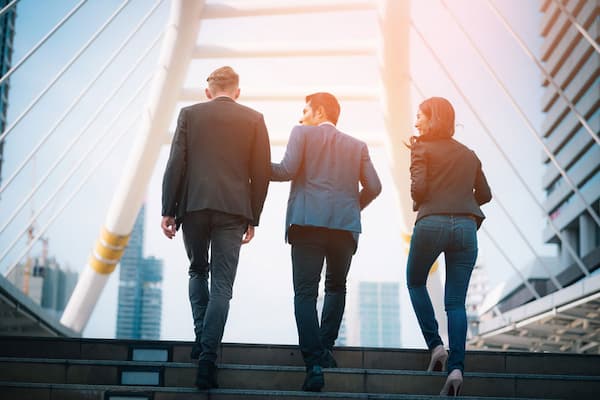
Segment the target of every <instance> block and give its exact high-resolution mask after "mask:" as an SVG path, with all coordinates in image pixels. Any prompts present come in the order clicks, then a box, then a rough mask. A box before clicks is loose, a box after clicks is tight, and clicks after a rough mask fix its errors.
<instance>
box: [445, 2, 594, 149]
mask: <svg viewBox="0 0 600 400" xmlns="http://www.w3.org/2000/svg"><path fill="white" fill-rule="evenodd" d="M444 3H445V2H444ZM487 4H488V6H489V7H490V8H491V9H492V11H493V13H494V14H496V16H497V17H498V18H499V19H500V21H501V22H502V24H503V25H504V27H505V28H506V30H507V31H508V32H509V33H510V34H511V35H512V37H513V38H514V39H515V40H516V41H517V43H519V46H520V47H521V49H522V50H523V51H524V52H525V54H526V55H527V56H528V57H529V59H530V60H531V61H533V62H534V63H535V64H536V65H537V66H538V68H539V69H540V70H541V71H542V72H543V73H544V76H545V78H546V79H547V80H548V81H549V82H550V83H551V84H552V86H553V87H554V89H556V91H557V92H558V94H559V95H560V97H561V98H562V99H563V100H564V101H565V103H567V105H568V106H569V108H570V109H571V111H572V112H573V114H575V116H576V117H577V119H578V120H579V122H580V123H581V125H583V127H584V128H585V130H586V131H587V132H588V133H589V134H590V136H591V137H592V139H594V140H595V141H596V143H597V144H599V145H600V138H599V137H598V135H597V134H596V133H594V130H593V129H592V128H591V127H590V125H589V124H588V123H587V121H586V120H585V118H584V117H583V116H582V115H581V114H580V113H579V111H577V110H576V109H575V105H574V104H573V102H572V101H571V100H570V99H569V98H568V97H567V95H566V94H565V93H564V92H563V90H562V89H561V88H560V86H559V85H558V84H557V83H556V81H555V80H554V78H553V77H552V75H550V73H549V72H548V70H546V68H544V66H543V65H542V63H541V62H540V61H539V59H538V58H537V57H536V56H535V55H534V54H533V52H532V51H531V50H530V49H529V47H528V46H527V45H526V44H525V42H524V41H523V39H521V36H519V34H518V33H517V32H516V31H515V30H514V29H513V27H512V26H511V25H510V24H509V23H508V20H507V19H506V18H505V17H504V15H503V14H502V13H501V12H500V10H498V8H497V7H496V6H495V5H494V4H493V3H492V2H491V1H490V0H487ZM444 5H445V6H446V4H444ZM446 8H448V6H446ZM448 11H449V12H450V13H452V11H450V10H448ZM457 23H458V22H457Z"/></svg>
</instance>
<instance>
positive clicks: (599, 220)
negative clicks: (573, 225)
mask: <svg viewBox="0 0 600 400" xmlns="http://www.w3.org/2000/svg"><path fill="white" fill-rule="evenodd" d="M440 1H441V2H442V4H443V5H444V7H445V8H446V10H448V12H449V14H450V15H451V17H452V19H453V20H454V22H455V23H456V24H457V26H458V28H459V29H460V30H461V32H462V33H463V34H464V35H465V37H466V38H467V40H468V42H469V44H470V45H471V46H472V47H473V49H474V50H475V52H476V53H477V55H478V57H479V58H480V60H481V61H482V62H483V64H484V66H485V68H486V70H487V71H488V73H489V74H490V75H491V76H492V78H493V79H494V81H495V82H496V84H497V85H498V86H499V87H500V89H502V92H503V93H504V95H505V96H506V97H507V98H508V100H509V101H510V103H511V105H512V106H513V108H514V109H515V111H516V112H517V113H518V114H519V116H520V117H521V119H523V121H524V122H525V125H527V128H529V132H530V133H531V134H532V135H533V137H534V139H535V140H536V141H537V142H538V144H539V145H540V146H541V147H542V150H544V153H545V154H546V156H547V157H548V158H549V159H550V161H552V164H554V166H555V167H556V168H557V169H558V171H559V172H560V175H561V176H562V177H563V179H564V180H565V181H566V182H567V184H568V185H569V187H570V188H571V190H573V192H574V193H575V195H576V196H577V197H579V199H580V200H581V201H582V203H583V205H584V207H585V208H586V210H587V211H588V213H589V214H590V215H591V217H592V218H593V219H594V221H596V225H598V226H600V217H599V216H598V214H597V213H596V211H595V210H594V209H592V207H591V206H590V205H589V204H588V202H587V201H586V200H585V197H583V195H582V194H581V192H580V191H579V189H578V188H577V185H576V184H575V183H574V182H573V181H572V180H571V178H570V177H569V176H568V175H567V172H566V171H565V169H564V168H563V167H562V166H561V165H560V164H559V163H558V160H557V159H556V157H555V156H554V154H552V152H551V151H550V149H548V146H547V145H546V143H544V141H543V140H542V138H541V135H540V133H539V132H538V131H537V129H536V128H535V127H534V126H533V124H532V123H531V121H530V120H529V118H528V117H527V115H526V114H525V112H524V111H523V109H522V108H521V106H519V104H518V103H517V101H516V100H515V98H514V97H513V95H512V94H511V93H510V91H509V90H508V88H507V87H506V85H505V84H504V83H503V82H502V80H501V79H500V77H499V76H498V74H497V73H496V71H494V68H493V67H492V66H491V64H490V63H489V62H488V61H487V58H486V57H485V56H484V55H483V53H482V52H481V49H480V48H479V46H477V44H476V43H475V42H474V41H473V39H472V38H471V35H470V34H469V33H468V32H467V31H466V30H465V28H464V26H463V25H462V24H461V23H460V21H458V19H457V18H456V17H455V15H454V14H453V13H452V12H451V11H450V9H449V7H448V6H447V5H446V1H445V0H440ZM586 272H587V268H586Z"/></svg>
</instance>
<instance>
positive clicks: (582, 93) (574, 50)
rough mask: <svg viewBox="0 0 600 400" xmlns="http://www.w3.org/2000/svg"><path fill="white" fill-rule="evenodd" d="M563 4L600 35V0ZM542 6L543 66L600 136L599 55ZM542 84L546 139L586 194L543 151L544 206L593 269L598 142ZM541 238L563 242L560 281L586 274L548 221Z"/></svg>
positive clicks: (599, 246) (598, 248)
mask: <svg viewBox="0 0 600 400" xmlns="http://www.w3.org/2000/svg"><path fill="white" fill-rule="evenodd" d="M564 5H565V7H566V8H567V9H568V10H569V12H570V13H571V14H572V15H573V16H574V18H575V19H576V20H577V22H578V23H579V24H580V25H581V27H583V28H584V29H586V30H587V31H588V32H589V33H590V35H591V36H592V38H593V39H597V38H598V35H599V34H600V20H599V19H598V2H597V1H569V2H564ZM542 10H543V12H544V17H543V22H542V32H541V33H542V35H543V37H544V43H543V46H542V49H541V58H542V60H543V61H544V67H545V69H546V70H547V71H548V72H549V74H550V75H551V76H552V78H553V80H554V81H555V82H556V83H557V84H558V85H559V86H560V87H561V89H562V90H563V92H564V94H565V96H566V98H567V99H568V101H570V102H572V103H573V105H574V108H575V109H576V110H577V112H578V113H579V114H580V115H581V116H582V117H583V119H584V120H585V121H586V122H587V124H588V125H589V127H590V128H591V131H592V132H593V133H594V134H595V135H598V134H599V133H600V80H599V79H598V77H599V75H600V54H598V52H597V51H596V50H594V48H593V47H592V45H591V43H590V42H589V41H588V40H587V39H586V38H585V37H584V36H582V35H581V34H580V33H579V31H578V29H577V28H576V27H575V26H574V25H573V23H572V22H571V21H569V19H568V17H567V16H566V15H565V13H564V12H562V11H561V10H560V9H559V8H558V7H557V6H556V4H554V2H552V1H545V2H542ZM543 86H544V88H545V92H544V95H543V97H542V109H543V111H544V112H545V113H546V114H545V119H544V122H543V124H542V129H541V135H542V137H543V140H544V144H545V145H546V146H547V147H548V150H549V151H550V152H551V153H552V154H553V156H554V157H555V158H556V160H557V162H558V164H559V165H560V166H561V167H562V168H563V169H564V170H565V171H566V174H567V175H568V176H569V178H570V180H571V181H572V182H573V183H574V185H575V187H576V188H577V189H578V190H579V191H580V192H581V195H582V196H583V197H584V198H585V203H584V202H583V201H582V200H581V198H580V197H579V196H578V195H577V194H576V193H575V192H574V191H573V189H572V188H571V186H570V185H569V184H568V182H567V181H566V180H565V179H564V178H563V176H562V175H561V173H560V172H559V170H558V168H557V167H556V166H555V165H554V164H553V163H552V162H551V160H550V158H549V157H548V156H547V155H546V154H544V155H543V162H544V164H545V166H546V168H545V172H544V176H543V178H542V181H543V188H544V190H545V192H546V199H545V201H544V206H545V208H546V210H547V213H548V215H549V216H550V218H551V219H552V221H553V223H554V224H555V225H556V227H557V228H558V230H559V231H560V232H561V234H562V236H563V237H564V238H565V239H566V240H567V242H568V243H569V244H570V245H571V247H572V248H573V250H574V253H575V254H577V256H578V257H580V258H581V259H582V260H583V262H584V264H586V267H587V268H588V269H589V270H594V269H596V268H598V267H599V266H600V228H599V227H598V225H597V224H596V222H595V221H594V219H593V218H592V216H591V215H590V213H589V212H588V211H587V210H586V205H588V206H590V207H591V208H592V209H593V210H594V211H595V212H596V213H597V214H599V213H600V146H599V145H598V144H597V143H596V142H595V141H594V139H593V137H592V135H591V134H590V132H588V130H587V129H586V128H585V126H584V125H583V124H582V123H581V122H580V120H579V118H578V116H577V114H576V113H575V112H573V111H572V110H571V109H570V107H569V105H568V104H567V101H565V100H564V99H563V98H562V97H561V96H559V94H558V92H557V90H556V89H555V87H554V86H553V85H552V84H550V82H549V81H548V80H547V79H544V80H543ZM543 237H544V240H545V241H546V242H548V243H557V244H559V246H560V259H561V267H562V272H561V273H560V274H559V276H558V280H559V281H560V282H561V285H568V284H570V283H573V282H574V281H576V280H578V279H579V278H581V277H582V276H583V273H582V272H581V269H580V267H579V266H578V265H576V264H575V259H574V257H573V256H572V254H571V252H570V251H569V250H568V249H567V246H564V245H562V244H561V243H560V240H559V237H558V235H557V234H556V232H555V231H554V230H553V229H552V228H551V226H550V225H549V224H547V226H546V228H545V230H544V232H543ZM577 271H579V272H577ZM553 290H555V288H554V286H553V285H552V286H549V291H553Z"/></svg>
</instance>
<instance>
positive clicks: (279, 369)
mask: <svg viewBox="0 0 600 400" xmlns="http://www.w3.org/2000/svg"><path fill="white" fill-rule="evenodd" d="M195 373H196V366H195V365H194V364H193V363H176V362H139V361H136V362H134V361H109V360H67V359H62V360H61V359H42V358H39V359H35V358H1V359H0V377H2V378H1V379H2V380H4V381H10V382H23V383H28V382H29V383H31V382H33V383H46V384H80V385H81V384H93V385H120V384H123V385H135V384H137V385H145V386H149V385H152V386H153V387H181V388H185V387H187V388H192V387H193V383H194V377H195ZM304 374H305V373H304V368H303V367H297V366H281V365H273V366H270V365H240V364H221V365H219V383H220V386H221V388H223V389H241V390H264V391H294V390H298V389H299V388H300V387H301V385H302V382H303V379H304ZM444 380H445V374H444V373H428V372H424V371H414V370H387V369H363V368H336V369H326V370H325V387H324V390H325V391H327V392H349V393H379V394H413V395H417V394H419V395H436V394H437V393H439V390H440V389H441V387H442V385H443V383H444ZM598 393H600V377H598V376H583V375H574V374H570V375H557V374H511V373H490V372H467V373H465V385H464V388H463V394H464V395H466V396H480V397H483V396H497V397H539V398H563V399H564V398H577V399H597V398H598Z"/></svg>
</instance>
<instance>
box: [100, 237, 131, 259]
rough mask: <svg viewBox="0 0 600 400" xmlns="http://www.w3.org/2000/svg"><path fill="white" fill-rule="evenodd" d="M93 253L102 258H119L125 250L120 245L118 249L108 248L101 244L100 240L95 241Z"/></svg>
mask: <svg viewBox="0 0 600 400" xmlns="http://www.w3.org/2000/svg"><path fill="white" fill-rule="evenodd" d="M94 251H95V254H97V255H99V256H100V257H101V258H104V259H106V260H117V261H118V260H120V259H121V256H122V255H123V252H124V251H125V248H124V247H122V248H120V249H115V248H112V249H111V248H109V247H106V246H105V245H104V244H102V242H100V241H97V242H96V248H95V249H94Z"/></svg>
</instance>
